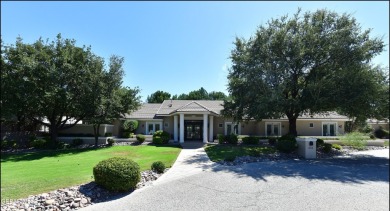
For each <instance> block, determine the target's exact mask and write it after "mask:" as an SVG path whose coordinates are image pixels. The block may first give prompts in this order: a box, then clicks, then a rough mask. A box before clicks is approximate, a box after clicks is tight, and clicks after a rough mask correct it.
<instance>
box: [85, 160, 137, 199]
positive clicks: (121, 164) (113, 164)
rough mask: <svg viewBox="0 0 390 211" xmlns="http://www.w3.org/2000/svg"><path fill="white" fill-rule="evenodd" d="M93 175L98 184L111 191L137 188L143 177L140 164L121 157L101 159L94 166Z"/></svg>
mask: <svg viewBox="0 0 390 211" xmlns="http://www.w3.org/2000/svg"><path fill="white" fill-rule="evenodd" d="M93 176H94V178H95V182H96V183H97V184H98V185H101V186H103V187H104V188H106V189H107V190H110V191H120V192H125V191H129V190H133V189H135V188H136V185H137V183H138V182H139V181H140V179H141V173H140V168H139V165H138V164H137V163H136V162H134V161H132V160H130V159H128V158H121V157H113V158H109V159H107V160H103V161H100V162H99V163H98V164H97V165H96V166H95V167H94V168H93Z"/></svg>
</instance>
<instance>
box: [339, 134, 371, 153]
mask: <svg viewBox="0 0 390 211" xmlns="http://www.w3.org/2000/svg"><path fill="white" fill-rule="evenodd" d="M340 139H341V141H342V143H343V145H345V146H351V147H352V148H355V149H358V150H363V149H364V148H365V147H366V146H367V139H368V137H367V136H365V135H364V134H362V133H359V132H352V133H348V134H347V135H345V136H342V137H341V138H340Z"/></svg>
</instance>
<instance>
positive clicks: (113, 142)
mask: <svg viewBox="0 0 390 211" xmlns="http://www.w3.org/2000/svg"><path fill="white" fill-rule="evenodd" d="M114 144H115V140H114V139H112V138H109V139H107V145H108V146H113V145H114Z"/></svg>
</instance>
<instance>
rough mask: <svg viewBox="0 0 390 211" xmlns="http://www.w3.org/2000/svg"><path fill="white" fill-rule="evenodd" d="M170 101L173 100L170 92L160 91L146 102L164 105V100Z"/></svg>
mask: <svg viewBox="0 0 390 211" xmlns="http://www.w3.org/2000/svg"><path fill="white" fill-rule="evenodd" d="M169 99H171V94H169V93H168V92H164V91H160V90H158V91H156V92H154V93H153V94H151V95H150V96H148V97H147V98H146V101H147V102H148V103H162V102H164V100H169Z"/></svg>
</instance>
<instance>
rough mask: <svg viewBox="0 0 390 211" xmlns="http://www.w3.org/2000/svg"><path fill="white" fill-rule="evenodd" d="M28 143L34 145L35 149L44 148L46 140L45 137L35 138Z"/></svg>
mask: <svg viewBox="0 0 390 211" xmlns="http://www.w3.org/2000/svg"><path fill="white" fill-rule="evenodd" d="M30 145H31V146H32V147H34V148H35V149H44V148H46V147H47V145H48V142H47V140H45V139H35V140H33V141H32V142H31V143H30Z"/></svg>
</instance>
